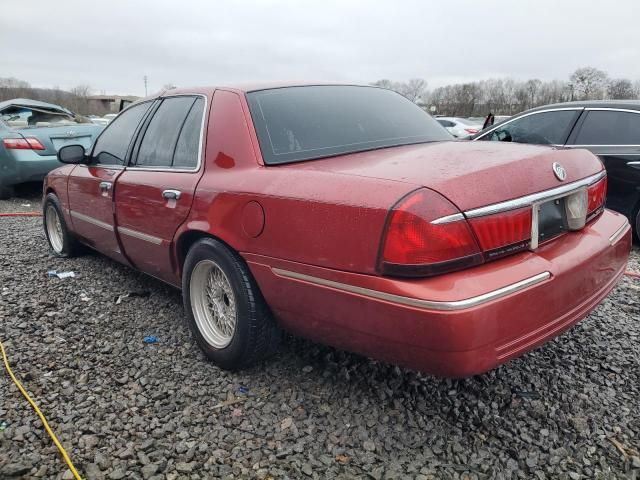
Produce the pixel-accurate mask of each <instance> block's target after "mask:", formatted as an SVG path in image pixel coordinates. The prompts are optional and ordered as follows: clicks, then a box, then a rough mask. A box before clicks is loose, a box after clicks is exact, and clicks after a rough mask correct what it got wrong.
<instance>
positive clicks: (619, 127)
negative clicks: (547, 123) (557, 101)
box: [575, 110, 640, 145]
mask: <svg viewBox="0 0 640 480" xmlns="http://www.w3.org/2000/svg"><path fill="white" fill-rule="evenodd" d="M575 143H576V145H640V113H631V112H619V111H610V110H592V111H590V112H588V113H587V118H585V120H584V123H583V124H582V128H581V129H580V131H579V132H578V135H577V136H576V140H575Z"/></svg>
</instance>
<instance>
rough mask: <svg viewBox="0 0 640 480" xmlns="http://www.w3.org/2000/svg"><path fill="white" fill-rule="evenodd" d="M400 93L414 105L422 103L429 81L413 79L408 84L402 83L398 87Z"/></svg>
mask: <svg viewBox="0 0 640 480" xmlns="http://www.w3.org/2000/svg"><path fill="white" fill-rule="evenodd" d="M396 88H397V91H398V93H400V94H402V95H404V96H405V97H407V98H408V99H409V100H411V101H412V102H414V103H418V102H421V101H422V97H423V96H424V94H425V92H426V90H427V81H426V80H424V79H422V78H412V79H411V80H409V81H408V82H407V83H400V84H399V85H397V86H396Z"/></svg>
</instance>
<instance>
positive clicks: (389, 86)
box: [371, 78, 393, 90]
mask: <svg viewBox="0 0 640 480" xmlns="http://www.w3.org/2000/svg"><path fill="white" fill-rule="evenodd" d="M371 85H373V86H375V87H380V88H386V89H388V90H393V82H392V81H391V80H388V79H386V78H383V79H382V80H378V81H376V82H373V83H372V84H371Z"/></svg>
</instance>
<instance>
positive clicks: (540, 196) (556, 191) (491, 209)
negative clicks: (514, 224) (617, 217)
mask: <svg viewBox="0 0 640 480" xmlns="http://www.w3.org/2000/svg"><path fill="white" fill-rule="evenodd" d="M606 175H607V172H606V171H605V170H602V171H600V172H598V173H596V174H595V175H591V176H589V177H586V178H583V179H582V180H577V181H575V182H572V183H568V184H566V185H561V186H560V187H556V188H552V189H550V190H545V191H544V192H538V193H532V194H530V195H525V196H524V197H520V198H514V199H513V200H507V201H506V202H499V203H494V204H492V205H487V206H485V207H480V208H474V209H471V210H467V211H465V212H464V215H465V217H467V218H475V217H483V216H485V215H492V214H494V213H501V212H507V211H509V210H515V209H517V208H523V207H530V206H531V205H533V204H534V203H538V202H541V201H546V200H551V199H553V198H558V197H562V196H564V195H568V194H571V193H573V192H575V191H578V190H580V189H581V188H583V187H587V186H589V185H593V184H594V183H596V182H597V181H599V180H601V179H602V178H604V177H605V176H606Z"/></svg>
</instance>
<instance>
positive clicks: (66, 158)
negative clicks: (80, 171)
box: [58, 145, 86, 164]
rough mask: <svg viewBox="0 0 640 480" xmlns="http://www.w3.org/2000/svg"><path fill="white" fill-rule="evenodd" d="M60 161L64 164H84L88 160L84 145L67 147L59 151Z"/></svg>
mask: <svg viewBox="0 0 640 480" xmlns="http://www.w3.org/2000/svg"><path fill="white" fill-rule="evenodd" d="M58 160H60V161H61V162H62V163H71V164H78V163H84V162H85V160H86V153H85V151H84V147H83V146H82V145H65V146H64V147H62V148H61V149H60V150H58Z"/></svg>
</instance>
